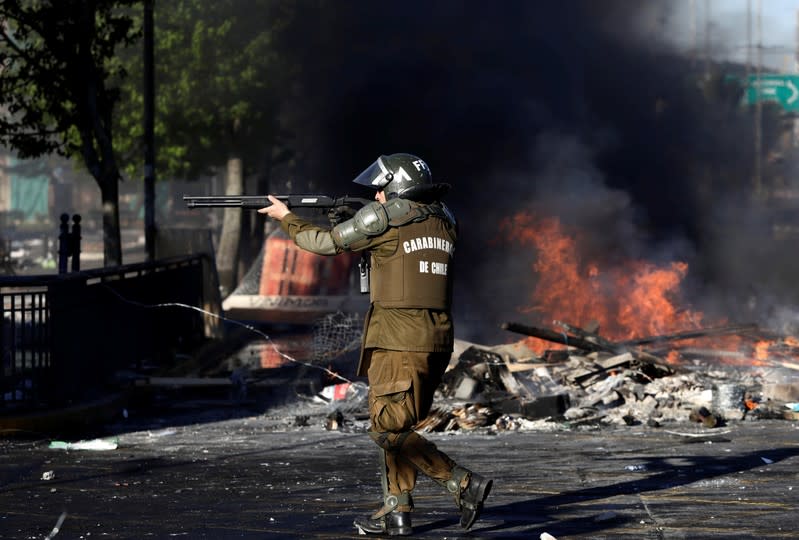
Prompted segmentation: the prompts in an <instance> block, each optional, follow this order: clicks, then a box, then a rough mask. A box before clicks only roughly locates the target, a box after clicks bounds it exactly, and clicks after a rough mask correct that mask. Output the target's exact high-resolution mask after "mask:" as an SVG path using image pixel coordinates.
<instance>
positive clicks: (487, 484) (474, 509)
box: [460, 473, 494, 531]
mask: <svg viewBox="0 0 799 540" xmlns="http://www.w3.org/2000/svg"><path fill="white" fill-rule="evenodd" d="M493 484H494V481H493V480H491V479H488V478H484V477H482V476H480V475H479V474H477V473H471V475H470V477H469V483H468V484H467V485H466V487H465V488H464V489H462V490H461V496H460V507H461V527H463V528H464V529H466V530H467V531H468V530H469V529H471V528H472V525H474V522H475V521H477V518H479V517H480V512H482V511H483V502H484V501H485V500H486V497H488V493H489V492H490V491H491V486H492V485H493Z"/></svg>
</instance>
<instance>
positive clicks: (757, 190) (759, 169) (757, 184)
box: [752, 0, 763, 200]
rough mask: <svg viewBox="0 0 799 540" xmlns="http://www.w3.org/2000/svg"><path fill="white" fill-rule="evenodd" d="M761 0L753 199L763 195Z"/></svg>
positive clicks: (757, 16)
mask: <svg viewBox="0 0 799 540" xmlns="http://www.w3.org/2000/svg"><path fill="white" fill-rule="evenodd" d="M762 8H763V4H762V0H757V4H756V11H755V28H756V30H757V45H756V46H757V66H756V67H755V73H756V78H755V81H756V83H757V84H756V86H755V88H756V89H757V98H758V99H756V100H755V174H754V178H753V185H752V194H753V196H754V198H755V200H758V199H760V198H762V195H763V178H762V175H763V155H762V154H763V103H762V100H761V99H759V98H760V95H759V93H760V70H761V69H762V66H763V24H762V23H763V21H762Z"/></svg>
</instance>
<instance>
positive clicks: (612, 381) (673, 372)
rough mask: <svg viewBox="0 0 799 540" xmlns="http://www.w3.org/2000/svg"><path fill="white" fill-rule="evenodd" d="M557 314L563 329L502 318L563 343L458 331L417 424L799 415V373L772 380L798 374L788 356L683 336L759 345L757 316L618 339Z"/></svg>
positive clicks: (519, 425)
mask: <svg viewBox="0 0 799 540" xmlns="http://www.w3.org/2000/svg"><path fill="white" fill-rule="evenodd" d="M554 324H555V325H556V326H557V327H558V328H559V331H555V330H549V329H545V328H538V327H532V326H525V325H521V324H517V323H505V324H503V325H502V327H503V328H504V329H506V330H508V331H512V332H515V333H519V334H524V335H527V336H530V337H534V338H536V339H538V340H544V341H547V342H553V343H555V344H560V345H561V346H562V347H561V348H556V349H546V350H544V351H543V352H537V351H536V350H534V348H533V347H530V346H529V343H528V341H527V340H522V341H519V342H516V343H512V344H508V345H500V346H495V347H483V346H480V345H476V344H473V343H468V342H463V341H459V342H458V343H457V346H456V350H455V352H454V354H453V362H452V363H451V364H450V367H449V369H448V370H447V372H446V373H445V375H444V379H443V381H442V384H441V386H440V387H439V398H440V399H438V400H437V401H436V405H435V406H434V409H433V410H432V411H431V414H430V415H429V416H428V418H427V419H426V420H424V421H423V422H421V423H420V424H419V425H418V426H417V427H418V429H420V430H422V431H448V430H455V429H465V430H469V429H474V428H477V427H489V428H492V429H497V430H513V429H523V428H524V427H525V426H527V425H529V423H530V422H536V421H537V422H546V421H553V422H559V423H562V424H566V425H569V426H583V425H602V424H605V425H607V424H616V425H636V424H646V425H648V426H653V427H657V426H661V425H664V424H668V423H675V422H693V423H696V424H697V425H700V426H702V427H704V428H714V427H718V426H723V425H725V423H727V422H729V421H740V420H744V419H746V418H753V417H764V416H765V417H768V418H796V417H797V415H796V412H794V410H793V407H795V406H796V404H795V403H791V402H790V400H791V399H792V396H793V393H792V391H796V392H799V383H797V384H795V385H793V384H786V383H782V382H780V383H777V384H773V381H774V380H775V379H776V380H780V381H782V380H784V379H785V378H786V376H785V374H786V373H789V374H790V373H795V374H796V375H797V376H799V370H796V366H794V365H792V364H791V363H790V362H783V361H775V360H773V359H772V360H770V361H769V362H768V363H766V362H765V361H764V360H762V359H761V360H759V362H760V366H759V368H757V369H753V367H752V365H745V366H744V365H737V366H736V365H730V364H726V363H719V364H716V365H713V364H712V363H709V361H708V357H709V356H710V354H711V353H710V351H711V350H712V349H700V348H697V347H682V348H680V347H679V346H677V345H676V343H678V342H686V341H687V342H689V343H690V344H691V345H696V344H697V343H698V340H701V339H702V338H719V337H720V336H734V337H735V338H736V340H735V341H736V342H738V341H740V340H741V339H747V340H749V341H752V342H753V343H754V345H753V346H752V347H751V349H752V351H753V354H757V349H758V343H761V342H762V338H763V332H761V331H760V330H759V329H758V328H757V327H756V326H754V325H728V326H722V327H715V328H705V329H696V330H692V331H686V332H680V333H674V334H668V335H658V336H651V337H647V338H641V339H637V340H629V341H624V342H612V341H609V340H606V339H604V338H602V337H601V336H600V335H599V334H598V333H596V330H595V329H592V330H594V331H589V330H584V329H581V328H578V327H575V326H571V325H568V324H567V323H563V322H559V321H555V323H554ZM645 345H646V346H648V350H645V349H644V348H643V347H644V346H645ZM760 347H761V348H762V346H760ZM784 348H785V340H783V341H782V342H781V343H780V344H778V345H777V350H781V349H784ZM696 352H699V354H694V353H696ZM725 356H729V351H724V350H718V357H719V358H722V359H724V358H725ZM761 356H762V354H761ZM736 357H738V358H741V357H742V355H737V356H736ZM678 358H679V360H678ZM786 370H787V371H786ZM539 425H540V424H539Z"/></svg>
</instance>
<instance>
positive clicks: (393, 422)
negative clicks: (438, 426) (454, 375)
mask: <svg viewBox="0 0 799 540" xmlns="http://www.w3.org/2000/svg"><path fill="white" fill-rule="evenodd" d="M369 353H370V354H371V358H370V360H371V363H370V364H369V371H368V378H369V419H370V422H371V427H370V430H369V436H370V437H371V438H372V439H373V440H374V441H375V442H376V443H377V444H378V445H379V446H380V447H381V448H382V449H383V450H385V458H386V459H385V463H386V471H385V479H386V481H387V491H388V494H390V495H400V494H402V493H407V494H408V495H410V494H411V492H412V491H413V489H414V487H415V486H416V477H417V473H418V472H420V471H421V472H422V473H423V474H426V475H427V476H429V477H430V478H432V479H433V480H435V481H437V482H438V483H440V484H444V483H446V482H447V481H448V480H450V479H451V478H452V469H453V467H454V466H455V462H454V461H453V460H452V459H450V458H449V457H448V456H447V455H446V454H445V453H443V452H441V451H440V450H438V448H436V445H435V444H433V443H432V442H430V441H428V440H427V439H425V438H424V437H422V436H421V435H419V434H418V433H416V432H415V431H413V427H414V426H415V425H416V424H417V423H418V422H420V421H421V420H424V418H425V417H426V416H427V414H428V413H429V412H430V407H431V405H432V403H433V397H434V394H435V391H436V388H437V387H438V385H439V383H440V382H441V377H442V375H443V374H444V371H445V370H446V368H447V364H448V363H449V359H450V353H433V352H410V351H392V350H385V349H371V350H370V351H369ZM381 473H382V471H381ZM412 506H413V503H412V500H411V501H410V502H409V504H400V505H399V506H397V508H396V509H397V510H398V511H401V512H404V511H410V510H411V509H412Z"/></svg>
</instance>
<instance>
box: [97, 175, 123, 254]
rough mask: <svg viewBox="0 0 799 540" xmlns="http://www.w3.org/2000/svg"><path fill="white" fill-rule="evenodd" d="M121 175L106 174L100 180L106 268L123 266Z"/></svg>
mask: <svg viewBox="0 0 799 540" xmlns="http://www.w3.org/2000/svg"><path fill="white" fill-rule="evenodd" d="M118 177H119V174H118V173H117V172H116V171H114V172H112V173H106V176H105V178H102V179H98V183H99V184H100V196H101V198H102V201H103V262H104V265H105V266H121V265H122V241H121V235H120V230H119V180H118Z"/></svg>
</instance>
